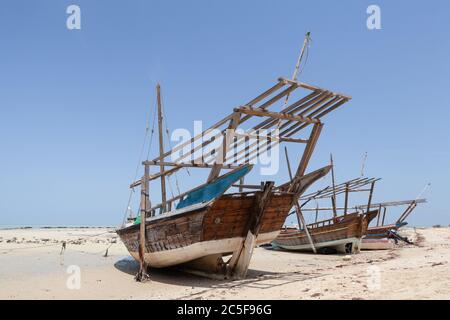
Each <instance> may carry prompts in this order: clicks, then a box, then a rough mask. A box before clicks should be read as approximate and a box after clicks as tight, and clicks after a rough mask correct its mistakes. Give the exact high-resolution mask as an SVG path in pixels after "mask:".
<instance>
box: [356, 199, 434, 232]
mask: <svg viewBox="0 0 450 320" xmlns="http://www.w3.org/2000/svg"><path fill="white" fill-rule="evenodd" d="M425 202H426V199H415V200H404V201H391V202H382V203H377V204H373V205H372V207H378V208H379V215H378V217H377V221H376V224H375V225H374V226H369V228H367V232H366V236H365V238H367V239H383V238H386V237H390V233H391V232H396V231H398V229H400V228H401V227H403V226H405V225H407V222H406V218H408V216H409V215H410V214H411V213H412V212H413V211H414V209H415V208H416V207H417V205H418V204H419V203H425ZM405 205H406V206H407V207H406V209H405V210H404V211H403V212H402V214H401V215H400V217H399V218H398V219H397V220H396V221H395V223H391V224H385V219H386V211H387V208H388V207H394V206H405Z"/></svg>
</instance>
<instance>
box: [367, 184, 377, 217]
mask: <svg viewBox="0 0 450 320" xmlns="http://www.w3.org/2000/svg"><path fill="white" fill-rule="evenodd" d="M374 187H375V181H373V182H372V184H371V185H370V193H369V202H368V203H367V212H366V213H369V211H370V204H371V203H372V195H373V188H374Z"/></svg>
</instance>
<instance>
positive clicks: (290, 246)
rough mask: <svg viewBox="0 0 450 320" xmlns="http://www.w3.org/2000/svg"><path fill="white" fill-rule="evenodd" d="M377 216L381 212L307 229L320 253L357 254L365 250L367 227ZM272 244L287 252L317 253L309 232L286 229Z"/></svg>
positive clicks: (337, 220) (310, 225) (313, 224)
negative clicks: (362, 248) (363, 240)
mask: <svg viewBox="0 0 450 320" xmlns="http://www.w3.org/2000/svg"><path fill="white" fill-rule="evenodd" d="M377 214H378V210H373V211H369V212H368V213H363V214H361V213H356V212H355V213H351V214H347V215H344V216H338V217H335V218H332V219H328V220H323V221H319V222H315V223H312V224H308V225H307V226H306V227H307V228H308V231H309V234H310V236H311V238H312V241H313V243H314V247H315V249H316V250H317V251H318V252H331V251H336V252H338V253H356V252H359V251H360V249H361V239H362V237H363V235H365V233H366V230H367V226H368V225H369V223H370V221H372V220H373V219H374V218H375V217H376V216H377ZM272 244H273V245H275V246H276V247H280V248H283V249H286V250H295V251H312V250H313V249H312V246H311V243H310V240H309V239H308V235H307V233H306V230H305V229H300V230H299V229H297V228H285V229H283V230H282V231H281V232H280V234H279V235H278V237H277V238H276V239H275V240H274V241H273V242H272Z"/></svg>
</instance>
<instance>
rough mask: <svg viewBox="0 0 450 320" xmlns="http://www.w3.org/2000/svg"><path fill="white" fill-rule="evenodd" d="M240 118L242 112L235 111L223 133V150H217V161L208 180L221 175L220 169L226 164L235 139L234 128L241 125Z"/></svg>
mask: <svg viewBox="0 0 450 320" xmlns="http://www.w3.org/2000/svg"><path fill="white" fill-rule="evenodd" d="M240 119H241V114H240V113H239V112H235V113H234V114H233V116H232V117H231V119H230V124H229V125H228V128H227V129H226V130H225V132H224V135H223V141H222V145H221V146H220V148H221V150H220V151H219V152H217V155H216V162H215V164H214V166H213V168H212V169H211V172H210V173H209V176H208V182H211V181H213V180H214V179H216V178H217V177H218V176H219V174H220V169H222V165H223V164H225V161H226V158H227V153H228V150H229V147H230V145H231V144H232V142H233V141H234V130H235V129H236V128H237V126H238V125H239V123H240ZM233 156H234V155H233Z"/></svg>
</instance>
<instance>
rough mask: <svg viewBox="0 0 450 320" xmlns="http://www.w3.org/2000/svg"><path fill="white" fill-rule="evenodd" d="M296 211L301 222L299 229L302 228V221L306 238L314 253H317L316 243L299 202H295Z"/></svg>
mask: <svg viewBox="0 0 450 320" xmlns="http://www.w3.org/2000/svg"><path fill="white" fill-rule="evenodd" d="M295 211H296V212H297V219H298V220H299V227H300V221H301V223H302V225H303V228H304V229H305V233H306V236H307V237H308V241H309V244H310V245H311V249H312V251H313V252H314V253H317V250H316V247H315V246H314V241H313V239H312V237H311V234H310V233H309V230H308V226H307V224H306V222H305V218H304V217H303V214H302V210H301V208H300V204H299V203H298V200H297V201H295Z"/></svg>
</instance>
